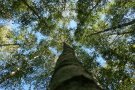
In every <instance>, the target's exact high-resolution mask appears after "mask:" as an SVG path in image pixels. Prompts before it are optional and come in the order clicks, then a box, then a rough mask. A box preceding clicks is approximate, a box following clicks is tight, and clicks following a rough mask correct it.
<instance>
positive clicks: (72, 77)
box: [49, 43, 102, 90]
mask: <svg viewBox="0 0 135 90" xmlns="http://www.w3.org/2000/svg"><path fill="white" fill-rule="evenodd" d="M49 87H50V90H102V89H101V88H100V87H99V86H98V85H97V82H96V81H95V80H94V79H93V76H92V74H90V73H88V72H87V71H86V70H85V69H84V68H83V67H82V65H81V63H80V62H79V61H78V60H77V58H76V56H75V52H74V50H73V48H71V47H70V46H69V45H67V44H66V43H64V45H63V52H62V54H61V55H60V56H59V59H58V60H57V63H56V66H55V70H54V73H53V75H52V79H51V82H50V86H49Z"/></svg>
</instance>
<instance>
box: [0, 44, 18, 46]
mask: <svg viewBox="0 0 135 90" xmlns="http://www.w3.org/2000/svg"><path fill="white" fill-rule="evenodd" d="M16 45H18V46H20V44H0V47H2V46H16Z"/></svg>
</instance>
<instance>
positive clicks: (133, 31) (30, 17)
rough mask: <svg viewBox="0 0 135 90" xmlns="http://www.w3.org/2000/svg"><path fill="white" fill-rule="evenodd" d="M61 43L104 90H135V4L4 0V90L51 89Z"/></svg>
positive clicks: (0, 82)
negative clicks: (68, 48)
mask: <svg viewBox="0 0 135 90" xmlns="http://www.w3.org/2000/svg"><path fill="white" fill-rule="evenodd" d="M62 42H66V43H68V44H69V45H71V46H72V47H73V48H74V49H75V52H76V56H77V58H78V59H79V60H80V62H81V63H82V64H83V65H84V67H85V68H86V69H87V70H88V71H89V72H92V73H93V75H94V76H95V77H96V78H97V79H98V81H99V83H100V84H101V85H102V87H103V88H104V89H105V90H134V89H135V1H134V0H128V1H127V0H0V89H3V90H5V89H6V90H8V89H9V90H14V89H16V90H28V89H29V90H42V89H43V90H44V89H47V86H48V83H49V80H50V78H51V75H52V73H53V69H54V66H55V63H56V61H57V58H58V57H59V55H60V53H61V51H62Z"/></svg>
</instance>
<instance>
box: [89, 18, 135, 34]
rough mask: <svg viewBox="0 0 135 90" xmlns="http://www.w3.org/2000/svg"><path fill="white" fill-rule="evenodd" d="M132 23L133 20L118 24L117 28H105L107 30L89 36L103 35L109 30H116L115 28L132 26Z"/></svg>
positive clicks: (134, 20) (134, 21)
mask: <svg viewBox="0 0 135 90" xmlns="http://www.w3.org/2000/svg"><path fill="white" fill-rule="evenodd" d="M134 23H135V19H133V20H132V21H130V22H128V23H124V24H118V25H117V26H114V27H111V28H107V29H105V30H103V31H99V32H95V33H93V34H91V35H96V34H100V33H104V32H107V31H110V30H114V29H117V28H122V27H126V26H129V25H132V24H134Z"/></svg>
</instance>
